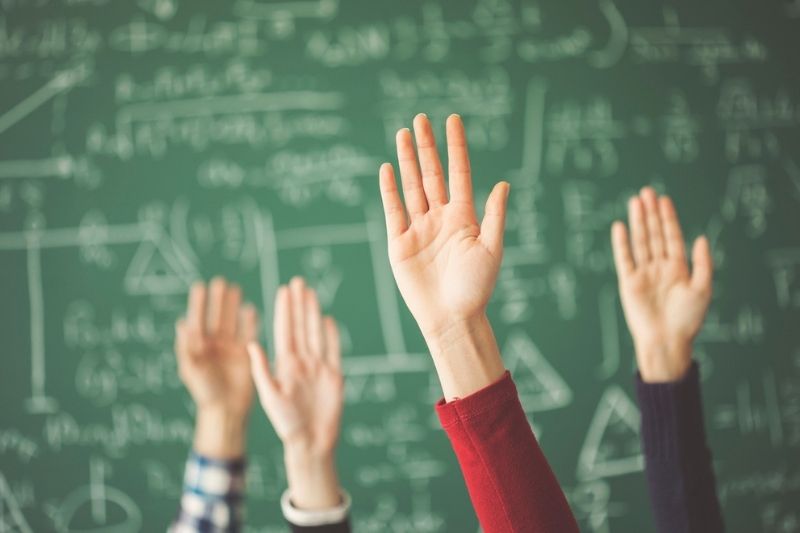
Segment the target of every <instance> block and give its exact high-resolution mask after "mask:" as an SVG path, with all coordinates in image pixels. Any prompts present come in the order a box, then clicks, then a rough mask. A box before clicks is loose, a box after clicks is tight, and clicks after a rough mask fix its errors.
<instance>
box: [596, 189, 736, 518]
mask: <svg viewBox="0 0 800 533" xmlns="http://www.w3.org/2000/svg"><path fill="white" fill-rule="evenodd" d="M628 212H629V215H628V217H629V223H630V236H629V234H628V229H627V228H626V227H625V225H624V224H623V223H622V222H615V223H614V225H613V226H612V230H611V239H612V247H613V250H614V261H615V264H616V269H617V278H618V281H619V292H620V298H621V300H622V307H623V310H624V313H625V319H626V321H627V323H628V328H629V329H630V332H631V335H632V337H633V344H634V349H635V352H636V362H637V365H638V367H639V373H638V376H637V394H638V399H639V405H640V408H641V411H642V443H643V448H644V452H645V473H646V475H647V480H648V484H649V488H650V500H651V503H652V507H653V511H654V515H655V521H656V525H657V527H658V530H659V531H660V532H662V533H667V532H669V533H693V532H700V531H702V532H704V533H718V532H721V531H723V529H724V526H723V522H722V515H721V512H720V507H719V501H718V498H717V494H716V487H715V478H714V471H713V468H712V464H711V452H710V451H709V449H708V445H707V444H706V433H705V426H704V422H703V409H702V408H703V405H702V399H701V396H700V381H699V370H698V366H697V364H696V363H694V362H693V361H692V344H693V342H694V339H695V337H696V336H697V334H698V333H699V331H700V328H701V327H702V325H703V320H704V319H705V316H706V311H707V310H708V306H709V303H710V302H711V293H712V275H713V264H712V257H711V250H710V246H709V243H708V239H707V238H706V237H704V236H703V237H699V238H698V239H696V240H695V241H694V244H693V246H692V254H691V255H692V265H691V270H690V268H689V264H688V262H687V258H686V252H685V244H684V240H683V233H682V230H681V227H680V223H679V222H678V216H677V213H676V211H675V206H674V205H673V203H672V200H670V198H669V197H667V196H661V197H659V196H658V195H657V194H656V192H655V191H654V190H653V189H652V188H650V187H645V188H644V189H642V191H641V193H640V194H639V195H637V196H634V197H633V198H631V200H630V201H629V203H628Z"/></svg>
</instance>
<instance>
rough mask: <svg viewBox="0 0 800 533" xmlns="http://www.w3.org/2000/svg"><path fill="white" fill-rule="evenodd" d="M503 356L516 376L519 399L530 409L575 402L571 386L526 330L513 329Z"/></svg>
mask: <svg viewBox="0 0 800 533" xmlns="http://www.w3.org/2000/svg"><path fill="white" fill-rule="evenodd" d="M503 359H504V360H505V362H506V365H507V366H508V370H509V371H510V372H511V374H512V375H513V376H514V382H515V383H516V385H517V391H518V392H519V398H520V402H522V406H523V408H524V409H525V411H527V412H534V411H549V410H551V409H558V408H560V407H566V406H567V405H569V404H570V403H571V402H572V390H571V389H570V388H569V385H567V383H566V382H565V381H564V379H563V378H562V377H561V376H560V375H559V373H558V372H556V371H555V369H554V368H553V367H552V366H551V365H550V363H548V362H547V359H545V358H544V356H543V355H542V353H541V352H540V351H539V348H538V347H537V346H536V345H535V344H534V343H533V341H532V340H531V339H530V338H529V337H528V336H527V335H525V334H524V333H520V332H515V333H512V334H511V335H510V336H509V338H508V340H507V341H506V343H505V345H504V346H503Z"/></svg>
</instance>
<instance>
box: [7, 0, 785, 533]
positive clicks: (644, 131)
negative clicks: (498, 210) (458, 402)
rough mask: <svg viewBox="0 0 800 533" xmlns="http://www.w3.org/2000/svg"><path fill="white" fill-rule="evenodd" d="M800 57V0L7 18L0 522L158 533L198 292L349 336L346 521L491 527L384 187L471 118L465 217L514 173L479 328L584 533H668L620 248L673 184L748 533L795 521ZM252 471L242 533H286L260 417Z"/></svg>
mask: <svg viewBox="0 0 800 533" xmlns="http://www.w3.org/2000/svg"><path fill="white" fill-rule="evenodd" d="M798 50H800V4H799V3H798V2H797V1H796V0H793V1H789V0H764V1H760V2H755V1H752V2H747V1H744V0H733V1H721V0H708V1H704V2H682V1H675V2H663V3H662V2H642V1H640V0H565V1H563V2H544V1H521V0H464V1H458V2H455V1H452V2H445V1H439V2H437V1H432V0H410V1H406V2H398V1H385V0H380V1H378V0H358V1H356V0H348V1H344V0H298V1H294V2H288V1H286V2H271V1H266V0H232V1H229V2H219V1H210V0H208V1H199V0H193V1H189V0H137V1H135V2H134V1H129V2H123V1H120V0H117V1H115V0H35V1H33V0H0V272H1V273H2V275H0V318H1V319H0V346H1V347H0V525H2V526H3V527H0V529H2V530H3V531H9V530H10V531H14V532H29V531H37V532H39V531H42V532H47V531H58V532H62V533H63V532H78V531H81V532H90V531H91V532H95V533H99V532H129V531H130V532H133V531H148V532H150V531H161V530H163V529H164V528H165V527H166V525H167V524H168V523H169V522H170V520H171V519H172V517H173V516H174V514H175V512H176V509H177V502H178V499H179V495H180V491H181V478H182V471H183V465H184V461H185V458H186V455H187V452H188V447H189V442H190V437H191V433H192V427H193V413H192V404H191V401H190V399H189V397H188V395H187V393H186V392H185V391H184V389H183V387H182V386H181V384H180V382H179V380H178V378H177V375H176V371H175V361H174V355H173V352H172V343H173V322H174V320H175V318H176V317H177V316H178V315H179V314H180V313H181V312H182V309H183V307H184V301H185V297H186V290H187V285H188V283H190V282H191V281H192V280H194V279H198V278H205V279H208V278H209V277H211V276H212V275H214V274H223V275H225V276H228V277H229V278H231V279H234V280H236V281H238V282H239V283H240V284H241V285H242V287H243V288H244V290H245V293H246V296H247V298H248V299H250V300H251V301H252V302H254V303H256V304H257V305H258V307H259V308H261V309H263V311H264V312H263V319H264V323H265V325H267V324H269V323H270V322H271V318H272V314H271V309H270V308H271V302H272V298H273V294H274V291H275V288H276V286H277V285H278V284H279V283H282V282H285V281H287V280H288V279H289V278H290V277H291V276H292V275H294V274H301V275H304V276H306V277H307V278H308V279H309V280H310V282H311V283H313V284H314V285H315V286H316V287H317V288H318V290H319V292H320V294H321V298H322V300H323V303H324V307H325V308H326V309H327V310H328V311H329V312H331V313H333V314H335V315H336V316H337V318H338V319H339V321H340V322H341V324H342V325H343V328H344V342H345V352H346V355H345V359H346V367H345V368H346V382H347V403H346V409H345V411H346V414H345V419H344V426H343V430H342V437H341V443H340V448H339V465H340V470H341V477H342V480H343V483H344V485H345V487H346V488H347V489H348V490H349V491H350V492H351V493H352V495H353V498H354V507H353V520H354V525H355V528H356V531H359V532H367V533H369V532H386V531H392V532H403V531H413V532H438V531H448V532H475V531H477V529H478V525H477V521H476V519H475V516H474V513H473V512H472V510H471V507H470V505H469V500H468V497H467V494H466V491H465V488H464V485H463V481H462V479H461V476H460V472H459V470H458V466H457V464H456V462H455V460H454V457H453V455H452V453H451V451H450V448H449V444H448V442H447V440H446V438H445V436H444V434H443V433H442V431H441V430H440V429H439V427H438V424H437V421H436V420H435V417H434V413H433V409H432V404H433V403H434V401H435V400H436V399H437V397H438V395H439V393H440V391H439V387H438V383H437V380H436V378H435V375H434V373H433V369H432V365H431V364H430V361H429V356H428V354H427V353H426V351H425V345H424V343H423V341H422V339H421V337H420V335H419V333H418V331H417V329H416V326H415V324H414V322H413V320H412V318H411V316H410V315H409V313H408V311H407V310H406V308H405V306H404V304H403V302H402V300H401V299H400V296H399V294H398V292H397V290H396V288H395V285H394V281H393V279H392V275H391V272H390V270H389V268H388V262H387V258H386V242H385V235H384V228H383V220H382V215H381V212H380V204H379V200H378V194H377V169H378V165H379V164H380V163H381V162H382V161H385V160H391V159H392V158H393V152H394V149H393V142H392V141H393V137H394V132H395V131H396V129H397V128H399V127H402V126H407V125H410V122H411V119H412V117H413V115H414V114H416V113H417V112H426V113H427V114H428V115H429V116H430V117H431V118H432V119H433V120H434V122H435V124H436V127H437V133H439V134H441V133H442V129H443V123H444V118H445V117H446V116H447V115H448V114H450V113H453V112H457V113H460V114H461V115H462V116H463V117H464V120H465V123H466V126H467V131H468V136H469V138H470V141H471V152H472V158H473V168H474V170H475V176H476V178H475V179H476V185H475V189H476V192H477V194H478V196H480V197H485V195H486V194H487V193H488V190H489V187H490V186H491V185H492V184H493V183H494V182H495V181H497V180H498V179H507V180H509V181H510V182H511V183H512V193H511V194H512V196H511V200H510V206H511V212H510V215H509V220H508V228H507V234H506V243H507V249H506V256H505V261H504V265H503V269H502V272H501V275H500V279H499V282H498V286H497V290H496V292H495V295H494V297H493V300H492V304H491V308H490V313H491V318H492V321H493V323H494V324H495V327H496V330H497V335H498V338H499V340H500V343H501V346H502V349H503V352H504V357H505V360H506V364H507V365H508V367H509V368H510V369H511V370H512V372H513V374H514V377H515V379H516V380H517V383H518V386H519V389H520V392H521V395H522V400H523V403H524V406H525V409H526V411H527V413H528V415H529V419H530V421H531V424H532V425H533V427H534V429H535V431H536V432H537V434H538V435H539V437H540V440H541V443H542V446H543V447H544V449H545V451H546V453H547V456H548V458H549V459H550V461H551V463H552V465H553V467H554V469H555V471H556V472H557V474H558V477H559V479H560V480H561V483H562V485H563V487H564V490H565V492H566V494H567V496H568V498H569V500H570V502H571V504H572V507H573V509H574V511H575V514H576V516H577V517H578V520H579V521H580V524H581V527H582V528H583V530H584V531H587V532H595V533H603V532H637V533H639V532H644V533H647V532H652V531H654V529H653V526H652V524H651V518H650V511H649V508H648V502H647V496H646V491H645V482H644V476H643V473H642V460H641V451H640V448H639V440H638V411H637V407H636V404H635V401H634V396H633V387H632V375H633V367H634V366H633V354H632V349H631V342H630V339H629V337H628V334H627V331H626V329H625V323H624V320H623V318H622V314H621V310H620V307H619V302H618V297H617V293H616V284H615V275H614V272H613V268H612V265H611V254H610V250H609V242H608V229H609V225H610V223H611V222H612V220H614V219H615V218H617V217H621V216H624V208H625V200H626V198H627V197H628V196H629V195H630V194H631V193H632V192H634V191H636V190H637V189H638V188H639V187H641V186H642V185H644V184H653V185H655V186H656V187H657V188H658V189H659V190H661V191H664V192H667V193H669V194H671V195H673V197H674V198H675V200H676V203H677V205H678V209H679V212H680V214H681V217H682V219H683V222H684V225H685V229H686V233H687V236H688V237H694V236H695V235H697V234H699V233H706V234H708V235H709V237H710V239H711V241H712V243H713V249H714V256H715V260H716V263H717V265H718V269H717V275H716V279H715V296H714V301H713V304H712V309H711V312H710V315H709V318H708V321H707V323H706V326H705V328H704V330H703V332H702V333H701V335H700V338H699V339H698V342H697V347H696V357H697V359H698V360H700V361H701V365H702V369H703V377H704V386H703V387H704V388H703V390H704V395H705V409H706V420H707V425H708V430H709V438H710V442H711V445H712V447H713V450H714V458H715V465H716V470H717V473H718V485H719V491H720V497H721V500H722V504H723V507H724V512H725V517H726V519H727V521H728V524H729V529H730V531H732V532H743V533H752V532H781V533H788V532H797V531H800V503H798V502H800V332H799V331H800V328H798V324H800V237H799V236H798V228H800V68H798V67H800V62H799V61H798V55H797V54H798ZM478 203H479V204H480V205H482V200H481V199H480V198H479V200H478ZM264 330H265V331H270V330H271V328H269V327H265V328H264ZM265 341H266V342H267V343H269V342H270V339H268V338H265ZM249 450H250V454H249V458H250V463H249V476H248V477H249V489H248V530H249V531H259V532H271V531H284V530H285V526H284V525H283V521H282V518H281V516H280V511H279V507H278V498H279V495H280V493H281V492H282V490H283V489H284V487H285V479H284V473H283V468H282V461H281V449H280V446H279V443H278V441H277V439H276V438H275V436H274V434H273V432H272V430H271V428H270V427H269V425H268V423H267V421H266V419H265V417H264V416H263V414H262V413H260V412H259V411H258V409H254V411H253V416H252V422H251V432H250V441H249Z"/></svg>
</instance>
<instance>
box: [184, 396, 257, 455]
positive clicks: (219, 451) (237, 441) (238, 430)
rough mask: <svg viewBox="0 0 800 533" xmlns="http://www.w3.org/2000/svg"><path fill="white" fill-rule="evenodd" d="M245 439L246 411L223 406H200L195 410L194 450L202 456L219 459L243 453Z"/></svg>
mask: <svg viewBox="0 0 800 533" xmlns="http://www.w3.org/2000/svg"><path fill="white" fill-rule="evenodd" d="M246 439H247V413H241V412H237V411H232V410H230V409H226V408H223V407H202V408H200V409H198V411H197V417H196V420H195V432H194V450H195V451H196V452H197V453H199V454H200V455H202V456H204V457H208V458H210V459H219V460H231V459H238V458H240V457H242V456H243V455H244V450H245V444H246Z"/></svg>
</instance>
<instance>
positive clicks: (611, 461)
mask: <svg viewBox="0 0 800 533" xmlns="http://www.w3.org/2000/svg"><path fill="white" fill-rule="evenodd" d="M639 426H640V418H639V410H638V409H637V408H636V405H634V403H633V402H632V401H631V400H630V398H628V396H627V395H626V394H625V393H624V392H623V391H622V389H621V388H620V387H619V386H617V385H611V386H610V387H609V388H608V389H606V391H605V392H604V393H603V396H602V397H601V398H600V402H599V403H598V405H597V410H596V411H595V413H594V417H593V418H592V422H591V424H589V430H588V431H587V432H586V439H584V441H583V446H582V447H581V452H580V455H579V456H578V469H577V473H576V474H577V477H578V479H580V480H589V479H596V478H604V477H612V476H619V475H622V474H628V473H630V472H638V471H640V470H642V468H643V465H644V461H643V458H642V449H641V441H640V438H639Z"/></svg>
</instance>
